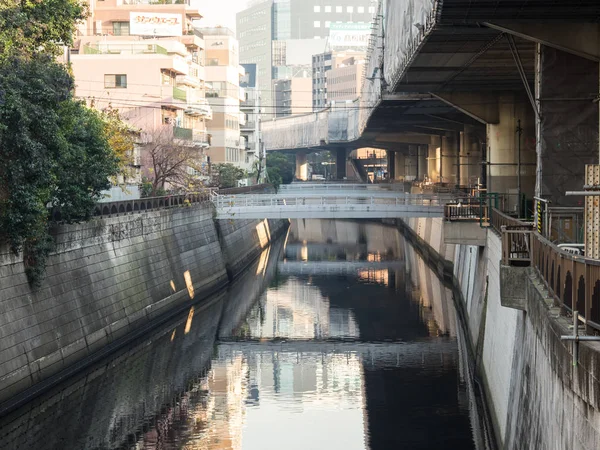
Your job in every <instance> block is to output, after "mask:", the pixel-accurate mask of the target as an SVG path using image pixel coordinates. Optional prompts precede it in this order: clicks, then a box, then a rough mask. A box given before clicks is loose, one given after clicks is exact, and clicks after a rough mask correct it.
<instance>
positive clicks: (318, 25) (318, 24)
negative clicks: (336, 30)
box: [313, 20, 321, 28]
mask: <svg viewBox="0 0 600 450" xmlns="http://www.w3.org/2000/svg"><path fill="white" fill-rule="evenodd" d="M313 25H314V27H315V28H321V21H320V20H315V22H314V24H313Z"/></svg>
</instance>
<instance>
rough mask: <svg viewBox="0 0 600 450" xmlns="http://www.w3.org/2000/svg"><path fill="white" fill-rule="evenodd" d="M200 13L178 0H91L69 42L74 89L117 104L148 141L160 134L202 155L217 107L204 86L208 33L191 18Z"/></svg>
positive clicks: (101, 104) (100, 104) (102, 104)
mask: <svg viewBox="0 0 600 450" xmlns="http://www.w3.org/2000/svg"><path fill="white" fill-rule="evenodd" d="M201 17H202V16H201V15H200V12H199V11H198V9H197V8H194V7H191V6H189V2H181V1H179V0H165V1H164V2H161V4H155V3H151V2H148V1H147V0H146V1H144V0H103V1H98V2H91V7H90V16H89V18H88V19H87V20H86V22H85V23H83V24H82V25H81V26H80V27H79V30H78V35H77V36H76V41H75V44H74V48H73V49H72V50H71V63H72V67H73V74H74V78H75V83H76V91H75V93H76V96H77V97H80V98H83V99H86V100H87V101H88V102H89V103H92V102H93V104H94V106H95V107H96V108H98V109H101V110H102V109H106V108H115V109H118V110H119V113H120V115H121V117H122V118H124V119H125V120H126V121H127V122H128V123H129V124H130V125H131V126H132V127H133V128H135V129H139V130H140V131H141V134H142V135H145V137H144V139H143V140H144V142H149V141H152V140H153V139H154V141H156V139H158V137H157V136H160V137H161V138H166V139H169V140H171V141H175V142H177V143H178V144H180V145H182V146H189V147H192V148H194V149H196V150H197V152H196V153H197V154H196V156H197V159H198V160H203V159H204V158H205V155H204V151H205V149H206V148H207V147H208V146H209V137H208V134H207V132H206V121H207V120H210V118H211V114H212V111H211V108H210V106H209V105H208V103H207V101H206V99H205V92H204V67H203V59H204V58H203V51H204V38H203V36H202V34H201V33H199V32H198V31H196V30H194V28H193V25H192V21H193V20H196V19H200V18H201ZM144 148H145V147H142V148H141V152H142V154H141V155H140V156H138V160H139V161H141V163H142V165H143V161H144V154H143V152H144ZM196 162H197V161H196ZM194 167H195V168H194V169H193V171H194V172H197V170H198V167H199V164H194ZM190 170H192V169H191V168H190ZM193 175H199V174H198V173H194V174H193Z"/></svg>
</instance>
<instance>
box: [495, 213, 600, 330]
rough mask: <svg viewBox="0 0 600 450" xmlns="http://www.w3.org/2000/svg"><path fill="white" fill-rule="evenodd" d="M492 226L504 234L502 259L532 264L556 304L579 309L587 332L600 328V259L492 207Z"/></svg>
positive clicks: (510, 262) (572, 309) (514, 262)
mask: <svg viewBox="0 0 600 450" xmlns="http://www.w3.org/2000/svg"><path fill="white" fill-rule="evenodd" d="M491 223H492V228H493V229H494V230H496V231H499V232H500V233H501V236H502V262H503V264H508V265H515V266H529V265H530V266H531V267H533V268H534V269H535V271H536V272H537V274H538V275H539V277H540V278H541V279H542V281H543V282H544V284H545V285H546V288H547V289H548V291H549V292H550V294H551V295H552V296H553V298H554V303H555V305H557V306H559V307H561V308H564V310H566V311H569V312H572V311H578V312H579V315H580V321H581V322H583V323H584V324H585V326H586V332H587V333H588V334H593V333H594V332H595V331H596V332H597V331H600V261H599V260H595V259H591V258H586V257H584V256H579V255H574V254H572V253H569V252H567V251H565V250H562V249H560V248H559V247H557V246H556V245H554V244H553V243H552V242H550V241H549V240H548V239H546V238H545V237H543V236H542V235H540V234H539V233H537V232H536V231H535V227H534V225H533V224H532V223H527V222H522V221H520V220H518V219H515V218H514V217H510V216H507V215H506V214H503V213H501V212H500V211H498V210H496V209H492V214H491Z"/></svg>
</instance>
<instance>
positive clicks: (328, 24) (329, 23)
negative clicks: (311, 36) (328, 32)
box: [325, 20, 331, 28]
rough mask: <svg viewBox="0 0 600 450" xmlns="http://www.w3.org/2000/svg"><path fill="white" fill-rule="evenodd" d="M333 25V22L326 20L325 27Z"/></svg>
mask: <svg viewBox="0 0 600 450" xmlns="http://www.w3.org/2000/svg"><path fill="white" fill-rule="evenodd" d="M330 26H331V22H330V21H329V20H326V21H325V28H329V27H330Z"/></svg>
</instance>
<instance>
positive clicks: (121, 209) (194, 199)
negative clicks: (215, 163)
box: [49, 184, 273, 222]
mask: <svg viewBox="0 0 600 450" xmlns="http://www.w3.org/2000/svg"><path fill="white" fill-rule="evenodd" d="M217 192H219V193H222V194H224V195H233V194H243V193H259V192H262V193H272V192H273V187H272V186H271V185H270V184H256V185H252V186H243V187H237V188H226V189H218V188H207V189H206V190H203V191H200V192H190V193H187V194H174V195H163V196H161V197H145V198H138V199H132V200H119V201H115V202H99V203H96V207H95V209H94V213H93V216H94V218H99V219H101V218H103V217H111V216H118V215H121V214H133V213H139V212H144V211H153V210H158V209H168V208H175V207H183V206H190V205H192V204H201V203H207V202H209V201H210V200H211V197H212V196H214V195H215V193H217ZM49 212H50V218H51V220H52V221H53V222H60V221H61V220H62V218H61V214H60V208H51V209H50V211H49Z"/></svg>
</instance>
